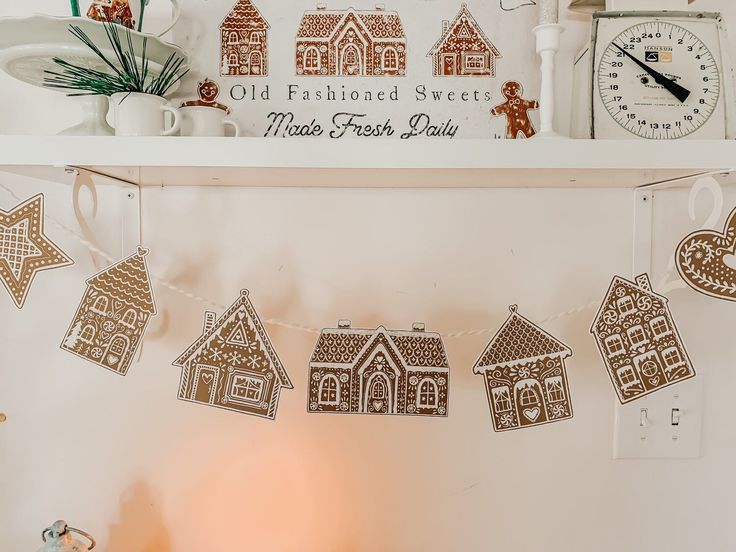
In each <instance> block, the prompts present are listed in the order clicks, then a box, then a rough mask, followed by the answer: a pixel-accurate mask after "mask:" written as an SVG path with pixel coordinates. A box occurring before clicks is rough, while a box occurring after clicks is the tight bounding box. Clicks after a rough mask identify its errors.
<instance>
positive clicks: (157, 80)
mask: <svg viewBox="0 0 736 552" xmlns="http://www.w3.org/2000/svg"><path fill="white" fill-rule="evenodd" d="M104 27H105V33H106V34H107V39H108V41H109V42H110V46H111V47H112V51H113V52H114V54H115V58H116V59H115V61H114V62H113V61H111V60H110V59H108V57H107V56H106V55H105V53H104V52H103V51H102V50H100V48H99V47H98V46H97V45H96V44H95V43H94V42H93V41H92V39H91V38H90V37H89V36H88V35H87V34H86V33H85V32H84V31H83V30H82V29H81V28H80V27H78V26H76V25H70V26H69V32H71V33H72V34H73V35H74V36H75V37H76V38H78V39H79V40H80V41H81V42H82V43H83V44H84V45H85V46H87V47H88V48H89V49H90V50H92V52H94V53H95V55H96V56H97V57H98V58H99V59H100V60H101V61H102V62H103V63H104V64H105V65H106V66H107V67H109V69H110V71H99V70H97V69H92V68H89V67H85V66H83V65H77V64H74V63H70V62H68V61H65V60H63V59H61V58H58V57H55V58H53V61H54V63H55V64H56V65H57V66H58V67H59V70H58V71H51V70H46V71H44V73H45V74H46V76H45V77H44V80H43V84H44V86H46V87H48V88H56V89H62V90H70V91H71V92H69V93H68V94H67V95H69V96H87V95H103V96H111V95H113V94H115V93H118V92H128V93H133V92H140V93H143V94H153V95H154V96H164V95H166V93H167V92H168V91H169V90H170V89H171V87H172V86H174V85H175V84H176V83H177V82H179V81H180V80H181V79H182V78H183V77H184V75H186V74H187V73H188V72H189V69H186V70H184V71H182V68H183V67H184V63H185V61H186V60H185V58H184V57H182V56H180V55H178V54H175V53H172V54H171V55H170V56H169V57H168V58H167V59H166V61H165V62H164V64H163V66H162V68H161V71H160V72H159V73H158V74H155V73H153V72H151V70H150V62H149V59H148V56H147V55H146V48H147V45H148V38H147V37H143V47H142V50H141V53H140V54H139V55H136V52H135V48H134V47H133V37H132V35H131V32H130V29H126V28H124V27H121V26H120V25H116V24H114V23H104ZM120 29H123V31H124V32H125V35H126V40H125V42H123V40H122V39H121V37H120ZM138 58H140V61H139V60H138Z"/></svg>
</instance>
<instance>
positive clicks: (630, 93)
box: [570, 0, 736, 140]
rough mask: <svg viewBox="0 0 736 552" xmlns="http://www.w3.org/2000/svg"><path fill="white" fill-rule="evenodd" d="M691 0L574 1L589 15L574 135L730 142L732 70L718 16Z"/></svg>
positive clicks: (735, 132)
mask: <svg viewBox="0 0 736 552" xmlns="http://www.w3.org/2000/svg"><path fill="white" fill-rule="evenodd" d="M693 1H694V0H689V1H688V0H646V1H645V0H605V5H604V0H573V1H572V2H571V4H570V9H572V10H575V11H583V12H587V13H591V12H592V13H593V24H592V32H591V41H590V44H589V45H587V46H586V47H585V48H584V50H583V51H582V52H581V53H580V55H578V56H577V58H576V61H575V75H574V93H573V123H572V135H573V136H574V137H576V138H598V139H635V138H644V139H650V140H676V139H681V138H690V139H726V138H728V139H732V138H734V137H736V129H735V128H734V123H736V119H735V116H736V113H734V108H735V107H736V106H735V105H734V97H735V96H734V75H733V64H732V62H731V55H730V50H729V46H728V40H727V37H726V30H725V27H724V24H723V22H722V20H721V17H720V14H717V13H706V12H697V11H691V10H688V3H692V2H693Z"/></svg>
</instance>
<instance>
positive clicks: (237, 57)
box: [220, 0, 271, 77]
mask: <svg viewBox="0 0 736 552" xmlns="http://www.w3.org/2000/svg"><path fill="white" fill-rule="evenodd" d="M270 28H271V27H270V25H269V24H268V21H266V19H265V18H264V17H263V15H261V12H259V11H258V8H256V7H255V5H254V4H253V2H251V0H238V1H237V2H236V4H235V6H233V8H232V10H230V13H228V14H227V16H226V17H225V19H223V20H222V23H221V24H220V75H222V76H240V77H244V76H255V77H260V76H267V75H268V30H269V29H270Z"/></svg>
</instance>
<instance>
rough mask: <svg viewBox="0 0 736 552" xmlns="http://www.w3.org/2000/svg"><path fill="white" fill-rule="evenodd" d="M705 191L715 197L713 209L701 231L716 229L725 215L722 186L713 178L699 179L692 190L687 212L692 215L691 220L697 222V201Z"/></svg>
mask: <svg viewBox="0 0 736 552" xmlns="http://www.w3.org/2000/svg"><path fill="white" fill-rule="evenodd" d="M703 190H708V191H709V192H710V194H711V196H712V197H713V207H712V208H711V212H710V215H708V217H707V218H706V219H705V222H704V223H703V226H702V227H701V229H707V228H714V227H715V225H716V224H717V223H718V220H719V219H720V218H721V214H722V213H723V188H721V185H720V184H719V183H718V182H717V181H716V179H715V178H713V177H712V176H706V177H704V178H699V179H698V180H696V181H695V184H693V187H692V188H691V189H690V197H689V199H688V205H687V212H688V214H689V215H690V220H692V221H693V222H695V219H696V215H695V201H696V200H697V198H698V196H699V195H700V192H702V191H703Z"/></svg>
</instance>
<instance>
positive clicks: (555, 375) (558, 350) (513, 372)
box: [473, 305, 572, 431]
mask: <svg viewBox="0 0 736 552" xmlns="http://www.w3.org/2000/svg"><path fill="white" fill-rule="evenodd" d="M510 311H511V315H510V316H509V317H508V319H507V320H506V322H504V324H503V326H501V328H500V329H499V330H498V332H497V333H496V335H495V336H494V337H493V339H491V341H490V343H489V344H488V345H487V346H486V348H485V350H484V351H483V353H482V354H481V356H480V358H479V359H478V361H477V362H476V363H475V367H474V368H473V371H474V372H475V373H476V374H479V375H482V376H483V379H484V381H485V388H486V394H487V395H488V403H489V405H490V408H491V417H492V418H493V429H494V430H495V431H508V430H511V429H521V428H525V427H530V426H536V425H541V424H547V423H550V422H559V421H561V420H566V419H569V418H572V403H571V401H570V390H569V387H568V384H567V373H566V368H565V359H566V358H567V357H569V356H570V355H572V351H571V350H570V348H569V347H568V346H567V345H565V344H564V343H562V342H561V341H559V340H558V339H556V338H554V337H552V336H551V335H550V334H548V333H547V332H545V331H544V330H543V329H542V328H540V327H539V326H537V325H536V324H534V323H532V322H531V321H529V320H527V319H526V318H524V317H523V316H521V315H520V314H519V313H518V309H517V307H516V305H512V306H511V307H510Z"/></svg>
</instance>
